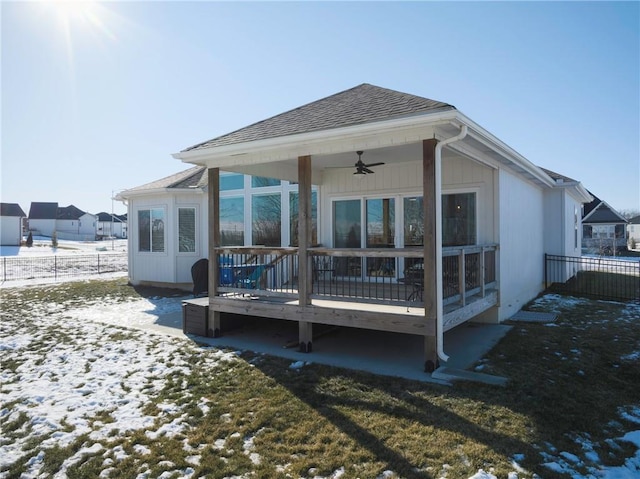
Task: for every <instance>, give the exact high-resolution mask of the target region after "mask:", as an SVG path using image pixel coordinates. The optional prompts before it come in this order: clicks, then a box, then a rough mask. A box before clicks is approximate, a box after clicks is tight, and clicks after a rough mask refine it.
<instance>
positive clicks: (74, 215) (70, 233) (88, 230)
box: [56, 205, 97, 241]
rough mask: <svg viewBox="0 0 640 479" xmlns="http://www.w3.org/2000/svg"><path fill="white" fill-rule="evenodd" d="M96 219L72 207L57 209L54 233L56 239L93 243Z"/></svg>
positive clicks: (94, 216)
mask: <svg viewBox="0 0 640 479" xmlns="http://www.w3.org/2000/svg"><path fill="white" fill-rule="evenodd" d="M96 226H97V217H96V215H93V214H91V213H86V212H84V211H82V210H81V209H79V208H77V207H75V206H74V205H69V206H66V207H64V208H58V215H57V218H56V233H57V235H58V239H66V240H72V241H95V239H96Z"/></svg>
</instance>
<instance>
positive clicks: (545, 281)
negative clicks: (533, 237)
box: [544, 253, 548, 289]
mask: <svg viewBox="0 0 640 479" xmlns="http://www.w3.org/2000/svg"><path fill="white" fill-rule="evenodd" d="M547 288H548V283H547V253H545V254H544V289H547Z"/></svg>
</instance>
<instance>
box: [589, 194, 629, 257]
mask: <svg viewBox="0 0 640 479" xmlns="http://www.w3.org/2000/svg"><path fill="white" fill-rule="evenodd" d="M589 193H590V194H591V196H593V201H592V202H591V203H587V204H585V205H584V207H583V212H582V249H583V251H584V252H585V253H601V254H602V253H604V254H615V252H616V251H618V249H619V248H624V247H625V246H626V244H627V240H626V225H627V223H628V221H627V220H626V218H625V217H624V216H622V215H621V214H620V213H618V212H617V211H616V210H615V209H613V208H612V207H611V206H610V205H608V204H607V203H606V202H605V201H602V200H601V199H600V198H598V197H597V196H595V195H594V194H593V193H591V192H589Z"/></svg>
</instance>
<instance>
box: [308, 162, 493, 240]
mask: <svg viewBox="0 0 640 479" xmlns="http://www.w3.org/2000/svg"><path fill="white" fill-rule="evenodd" d="M493 172H494V170H492V169H491V168H489V167H487V166H483V165H481V164H479V163H476V162H473V161H470V160H468V159H466V158H462V157H448V158H446V159H443V161H442V192H443V194H447V193H456V192H475V193H476V194H477V211H478V243H481V244H482V243H485V244H486V243H493V242H495V241H496V239H495V230H496V225H495V214H494V209H495V208H494V205H495V198H494V190H495V188H494V174H493ZM422 177H423V175H422V161H414V162H407V163H400V164H394V165H393V166H391V165H382V166H376V167H375V174H373V175H366V176H365V177H364V178H362V179H356V178H355V175H354V174H353V169H352V168H344V169H330V170H327V171H325V173H324V175H323V185H322V186H321V189H320V201H321V203H320V213H319V214H320V218H321V225H322V228H321V231H320V235H321V238H320V242H321V243H322V244H324V245H327V246H329V245H331V244H332V239H331V234H332V231H331V203H332V200H333V199H336V198H349V197H352V198H362V197H367V196H369V195H384V194H388V195H392V196H393V195H409V194H415V195H422Z"/></svg>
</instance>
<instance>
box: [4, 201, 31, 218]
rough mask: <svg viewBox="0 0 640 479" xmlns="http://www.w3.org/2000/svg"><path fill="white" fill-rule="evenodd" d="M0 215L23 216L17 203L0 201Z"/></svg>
mask: <svg viewBox="0 0 640 479" xmlns="http://www.w3.org/2000/svg"><path fill="white" fill-rule="evenodd" d="M0 216H18V217H25V216H27V215H25V214H24V211H23V210H22V208H20V205H19V204H18V203H0Z"/></svg>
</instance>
